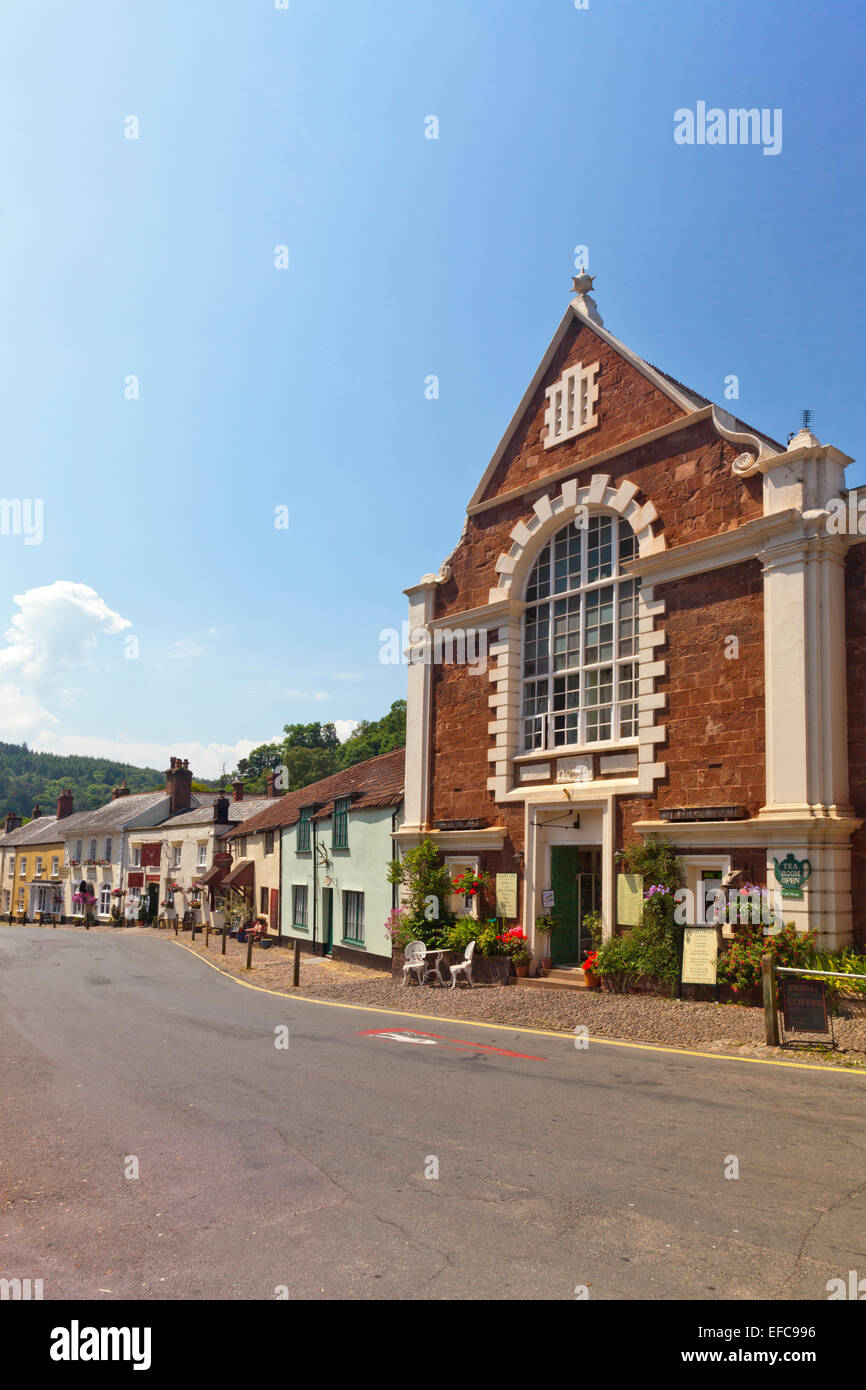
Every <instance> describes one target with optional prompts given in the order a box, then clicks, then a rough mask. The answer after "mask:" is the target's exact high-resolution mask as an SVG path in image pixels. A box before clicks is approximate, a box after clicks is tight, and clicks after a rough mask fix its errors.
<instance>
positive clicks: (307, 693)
mask: <svg viewBox="0 0 866 1390" xmlns="http://www.w3.org/2000/svg"><path fill="white" fill-rule="evenodd" d="M283 694H284V695H291V696H292V697H293V698H295V699H297V700H330V698H331V697H330V695H329V694H328V692H327V690H284V691H283Z"/></svg>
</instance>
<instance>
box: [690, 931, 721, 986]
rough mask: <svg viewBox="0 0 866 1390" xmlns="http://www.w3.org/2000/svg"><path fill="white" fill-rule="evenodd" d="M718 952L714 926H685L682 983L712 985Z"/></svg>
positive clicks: (714, 978)
mask: <svg viewBox="0 0 866 1390" xmlns="http://www.w3.org/2000/svg"><path fill="white" fill-rule="evenodd" d="M718 952H719V942H718V938H717V936H716V929H715V927H686V929H685V932H684V933H683V974H682V980H683V984H684V985H714V984H715V983H716V962H717V959H718Z"/></svg>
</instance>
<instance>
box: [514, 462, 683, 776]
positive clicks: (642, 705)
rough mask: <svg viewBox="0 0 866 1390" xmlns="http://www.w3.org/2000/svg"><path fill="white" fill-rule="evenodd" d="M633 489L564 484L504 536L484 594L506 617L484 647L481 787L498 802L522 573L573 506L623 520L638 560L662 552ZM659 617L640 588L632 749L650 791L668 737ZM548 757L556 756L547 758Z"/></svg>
mask: <svg viewBox="0 0 866 1390" xmlns="http://www.w3.org/2000/svg"><path fill="white" fill-rule="evenodd" d="M638 491H639V488H638V486H637V484H636V483H633V482H631V480H630V479H628V478H624V479H623V480H622V481H621V482H620V483H618V484H617V486H616V487H613V486H611V482H610V477H609V475H607V474H604V473H596V474H593V476H592V478H591V479H590V481H589V482H588V483H586V484H584V485H582V486H581V485H579V484H578V481H577V479H576V478H570V479H568V480H567V481H566V482H564V483H563V485H562V490H561V492H560V493H559V494H558V495H555V496H551V495H550V494H549V493H545V495H544V496H542V497H539V499H538V501H537V502H535V503H534V505H533V508H532V513H533V514H532V516H531V517H530V518H529V520H528V521H518V522H517V525H516V526H515V527H514V528H513V530H512V531H511V533H510V540H511V547H510V549H509V550H507V551H503V553H502V554H501V555H500V556H499V558H498V559H497V561H496V576H497V585H496V587H495V588H493V589H491V590H490V602H491V603H502V602H508V607H509V615H508V618H507V620H506V621H504V622H503V623H502V624H501V625H500V626H499V629H498V632H497V636H496V641H495V642H494V644H493V646H492V647H491V649H490V653H489V656H490V664H489V666H488V675H489V679H490V684H491V695H490V698H489V704H490V708H491V711H492V713H493V718H492V719H491V721H490V723H489V724H488V726H487V727H488V732H489V733H490V734H491V735H492V736H493V739H494V744H493V746H492V747H491V748H490V749H489V751H488V754H487V756H488V759H489V761H490V763H491V773H492V775H491V777H490V778H489V779H488V782H487V787H488V790H489V791H492V792H493V794H494V796H495V797H496V799H497V800H499V799H501V798H502V797H504V796H505V795H506V793H507V792H508V790H509V789H510V787H511V786H512V785H513V780H514V761H513V760H514V757H515V756H516V754H517V752H518V751H519V735H520V693H521V684H522V683H521V650H522V640H523V632H522V616H523V607H524V605H523V602H522V600H523V594H524V590H525V586H526V581H527V579H528V577H529V573H530V571H531V569H532V566H533V565H534V563H535V561H536V559H537V558H538V554H539V552H540V550H541V547H542V546H543V545H544V543H545V542H546V541H548V540H549V539H550V537H551V536H552V535H553V534H555V532H557V531H559V530H561V529H562V527H563V526H565V525H567V524H568V521H569V519H570V518H571V517H573V516H574V512H575V508H576V507H578V506H584V507H587V508H588V509H589V510H590V511H603V510H610V511H614V512H617V513H618V515H619V516H621V517H622V518H623V520H624V521H627V522H628V524H629V526H630V527H631V529H632V530H633V531H634V533H635V535H636V536H637V541H638V554H639V555H640V556H645V555H653V554H656V553H657V552H658V551H661V550H664V549H665V548H666V542H665V537H664V531H663V530H660V531H658V532H654V531H653V523H654V522H655V521H657V520H658V512H657V511H656V508H655V505H654V504H653V503H652V502H651V501H645V502H638V501H636V500H635V499H636V497H637V494H638ZM663 615H664V601H663V600H660V599H655V598H654V596H653V591H652V588H651V587H649V586H643V587H642V588H641V591H640V598H639V603H638V617H639V622H638V662H639V671H638V709H639V743H638V768H637V786H636V790H638V791H642V792H650V791H652V789H653V784H654V782H655V781H656V780H657V779H658V778H661V777H663V776H664V775H665V772H666V767H665V764H664V763H662V762H659V761H658V760H657V750H658V746H659V744H661V743H664V742H665V740H666V738H667V730H666V728H665V727H664V726H662V725H658V724H656V722H655V720H656V713H657V712H658V711H660V710H664V709H665V708H666V705H667V696H666V695H664V694H661V693H657V692H656V690H655V682H656V680H657V679H659V677H661V676H664V675H666V674H667V663H666V662H664V661H660V660H658V659H657V657H658V651H659V648H660V647H663V646H664V644H665V641H666V634H665V632H664V630H663V629H662V628H660V627H656V619H661V618H662V617H663ZM553 756H555V755H553Z"/></svg>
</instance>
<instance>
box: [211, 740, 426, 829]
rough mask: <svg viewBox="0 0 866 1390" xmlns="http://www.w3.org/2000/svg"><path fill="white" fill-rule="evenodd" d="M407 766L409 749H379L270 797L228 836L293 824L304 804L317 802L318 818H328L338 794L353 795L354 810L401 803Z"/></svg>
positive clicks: (315, 804)
mask: <svg viewBox="0 0 866 1390" xmlns="http://www.w3.org/2000/svg"><path fill="white" fill-rule="evenodd" d="M405 767H406V749H405V748H395V749H394V751H393V752H391V753H380V755H379V757H378V758H368V759H367V761H366V762H363V763H355V764H354V765H353V766H352V767H346V768H343V770H342V772H335V773H333V774H332V775H331V776H330V777H323V778H322V780H321V781H320V782H312V783H311V784H310V786H308V787H301V788H300V790H299V791H296V792H286V794H285V796H281V797H278V798H277V799H276V800H272V801H269V802H268V803H267V806H266V808H265V810H263V811H261V812H260V813H259V815H257V816H253V818H252V820H249V821H247V822H246V823H245V824H244V825H243V826H240V827H239V828H238V829H237V830H233V831H232V832H231V833H230V834H229V835H228V836H227V837H226V838H227V839H230V840H231V839H235V838H237V836H238V835H256V834H258V832H259V831H261V830H274V829H276V828H277V827H278V826H284V825H294V824H295V823H296V821H298V820H299V819H300V815H301V810H302V808H303V807H304V806H318V810H317V811H316V814H315V819H316V820H325V819H327V817H328V816H330V815H331V814H332V812H333V809H334V802H335V800H337V799H338V798H339V797H343V796H350V797H351V798H352V802H351V805H352V810H353V811H356V810H358V809H365V808H372V807H377V806H399V804H400V802H401V801H402V800H403V784H404V777H405Z"/></svg>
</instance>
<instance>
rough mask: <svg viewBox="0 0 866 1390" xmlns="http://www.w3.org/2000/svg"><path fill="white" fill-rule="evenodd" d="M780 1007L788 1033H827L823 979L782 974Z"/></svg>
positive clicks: (825, 995)
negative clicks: (799, 978)
mask: <svg viewBox="0 0 866 1390" xmlns="http://www.w3.org/2000/svg"><path fill="white" fill-rule="evenodd" d="M782 1008H783V1010H784V1013H785V1028H786V1029H787V1031H788V1032H789V1033H829V1031H830V1028H829V1026H828V1022H827V993H826V990H825V987H824V981H823V980H798V979H794V978H793V977H791V976H785V975H783V976H782Z"/></svg>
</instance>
